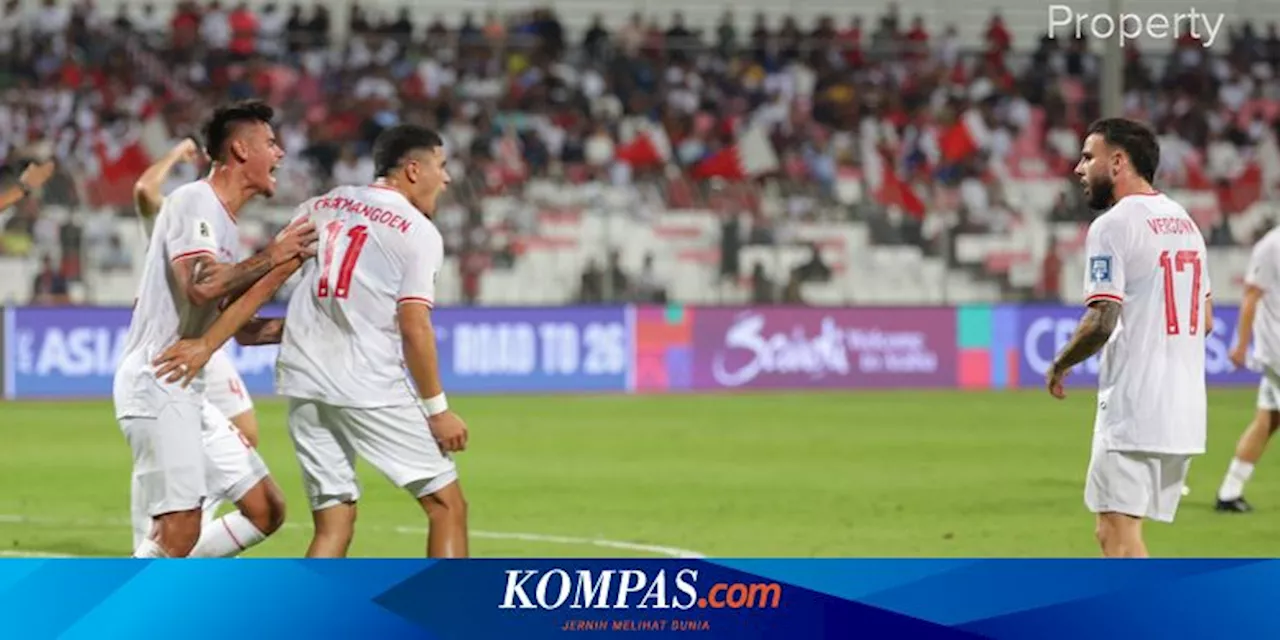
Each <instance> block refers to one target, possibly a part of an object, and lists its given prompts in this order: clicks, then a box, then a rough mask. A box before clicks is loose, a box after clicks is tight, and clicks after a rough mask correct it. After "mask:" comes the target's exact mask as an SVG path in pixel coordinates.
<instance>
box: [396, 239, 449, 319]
mask: <svg viewBox="0 0 1280 640" xmlns="http://www.w3.org/2000/svg"><path fill="white" fill-rule="evenodd" d="M415 231H417V232H416V233H413V234H411V235H410V237H409V238H408V242H407V243H406V245H407V246H406V251H407V252H408V255H407V256H405V269H404V274H403V275H402V277H401V280H400V295H399V296H398V298H397V302H400V303H417V304H425V305H427V306H428V307H433V306H435V299H436V278H437V277H438V276H439V275H440V270H441V268H442V267H443V266H444V239H443V238H441V237H440V232H439V231H438V230H436V228H435V226H433V225H431V224H422V225H418V226H417V228H416V229H415Z"/></svg>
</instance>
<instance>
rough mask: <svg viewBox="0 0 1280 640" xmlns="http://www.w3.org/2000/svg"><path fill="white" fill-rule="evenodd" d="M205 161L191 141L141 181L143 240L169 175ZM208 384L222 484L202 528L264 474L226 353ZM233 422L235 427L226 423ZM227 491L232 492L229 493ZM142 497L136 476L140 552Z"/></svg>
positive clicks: (213, 363) (211, 457)
mask: <svg viewBox="0 0 1280 640" xmlns="http://www.w3.org/2000/svg"><path fill="white" fill-rule="evenodd" d="M202 161H207V158H206V157H205V154H204V152H203V151H202V150H201V149H200V146H199V144H198V143H197V142H196V140H195V138H193V137H188V138H184V139H183V140H182V141H181V142H179V143H178V144H176V145H174V147H173V148H172V149H170V150H169V152H168V153H166V154H165V155H164V156H163V157H162V158H160V159H159V160H157V161H156V162H155V163H154V164H152V165H151V166H150V167H147V170H146V171H143V172H142V175H141V176H139V177H138V180H137V182H135V183H134V185H133V208H134V211H135V212H136V213H137V214H138V217H139V219H140V220H141V222H142V230H143V234H144V235H143V237H144V238H146V239H147V240H148V241H149V240H150V239H151V234H152V231H153V230H154V229H155V223H156V214H158V213H159V212H160V208H161V207H162V206H163V205H164V196H163V195H162V193H161V189H162V187H163V186H164V183H165V181H166V180H168V178H169V174H170V173H171V172H172V171H173V169H174V167H176V166H177V165H178V164H179V163H182V162H188V163H191V164H192V165H198V164H199V163H201V162H202ZM205 383H206V384H205V396H206V397H205V402H206V403H208V404H209V405H212V406H209V407H205V408H204V415H205V416H206V418H207V420H206V424H205V425H204V427H205V428H204V434H203V440H204V449H205V454H206V462H207V463H208V464H209V465H210V466H211V468H214V469H218V470H219V477H220V478H221V479H222V480H221V481H220V482H217V483H215V486H214V488H213V491H214V493H213V495H212V496H211V497H212V498H213V499H211V500H209V501H207V502H206V503H205V506H204V513H203V516H202V518H203V520H202V524H201V526H202V527H205V526H208V525H209V524H210V523H211V522H212V521H213V519H214V517H215V516H216V515H217V513H218V510H219V508H220V507H221V505H222V504H223V502H224V501H226V502H231V503H235V502H236V501H237V500H239V499H240V498H242V497H243V496H242V495H241V494H242V493H243V492H244V490H246V489H248V488H249V487H252V486H253V485H254V484H255V483H256V482H257V481H258V480H261V475H260V474H261V473H262V472H263V470H264V469H265V466H264V465H263V464H262V463H261V460H260V459H259V458H256V457H253V456H251V455H250V453H249V452H247V451H246V450H245V447H244V443H245V442H247V443H248V444H249V446H250V447H257V445H258V420H257V416H256V415H255V414H254V411H253V400H252V399H251V398H250V397H249V393H248V391H247V390H246V389H245V385H244V380H243V379H241V378H240V373H239V372H238V371H236V368H235V365H234V364H233V363H232V362H231V358H230V357H229V356H228V355H227V352H226V350H225V349H223V350H219V351H218V352H217V353H215V354H213V358H211V359H210V360H209V365H208V367H206V371H205ZM228 421H229V422H230V423H231V424H230V425H227V424H226V423H227V422H228ZM219 487H221V488H222V489H219ZM225 490H230V491H231V493H230V494H226V493H225ZM141 496H142V490H141V488H140V487H139V486H138V479H137V478H136V477H135V478H133V486H132V490H131V491H130V501H131V504H130V514H131V517H130V519H131V521H132V525H133V547H132V548H133V549H137V548H138V545H140V544H142V541H143V540H144V539H145V538H146V537H147V536H148V535H150V533H151V516H150V515H148V514H147V512H146V508H145V507H144V506H143V504H142V501H141ZM250 506H253V505H252V504H251V505H250ZM279 509H283V506H280V507H279Z"/></svg>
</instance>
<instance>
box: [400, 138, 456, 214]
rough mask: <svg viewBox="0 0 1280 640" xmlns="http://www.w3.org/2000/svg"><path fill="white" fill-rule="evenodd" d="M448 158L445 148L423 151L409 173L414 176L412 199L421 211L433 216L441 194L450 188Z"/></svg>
mask: <svg viewBox="0 0 1280 640" xmlns="http://www.w3.org/2000/svg"><path fill="white" fill-rule="evenodd" d="M448 161H449V160H448V158H447V157H446V155H445V152H444V148H443V147H436V148H434V149H432V150H430V151H421V152H418V153H417V154H416V155H415V158H414V161H413V163H412V164H411V165H410V166H409V167H408V171H409V172H411V173H412V174H413V177H414V180H413V194H412V197H411V198H410V199H411V200H412V201H413V206H415V207H417V208H418V210H419V211H421V212H423V213H425V214H427V215H428V216H433V215H435V213H436V206H437V204H438V201H439V200H440V194H442V193H444V191H445V189H447V188H448V187H449V181H450V178H449V169H448V167H447V166H446V165H447V164H448Z"/></svg>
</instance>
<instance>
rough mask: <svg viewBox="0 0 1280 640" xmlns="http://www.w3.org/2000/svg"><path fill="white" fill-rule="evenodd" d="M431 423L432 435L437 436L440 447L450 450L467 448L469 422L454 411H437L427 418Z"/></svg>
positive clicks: (428, 422)
mask: <svg viewBox="0 0 1280 640" xmlns="http://www.w3.org/2000/svg"><path fill="white" fill-rule="evenodd" d="M427 424H429V425H431V435H433V436H435V437H436V442H439V443H440V448H441V449H442V450H444V451H446V452H448V451H463V450H465V449H466V448H467V423H465V422H463V421H462V418H461V417H459V416H458V414H456V413H454V412H452V411H445V412H444V413H437V414H436V415H434V416H431V417H430V418H427Z"/></svg>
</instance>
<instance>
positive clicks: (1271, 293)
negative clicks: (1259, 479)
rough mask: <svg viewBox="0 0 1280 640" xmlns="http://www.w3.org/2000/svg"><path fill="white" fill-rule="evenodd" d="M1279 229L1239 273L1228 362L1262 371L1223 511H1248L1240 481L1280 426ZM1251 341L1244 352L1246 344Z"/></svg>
mask: <svg viewBox="0 0 1280 640" xmlns="http://www.w3.org/2000/svg"><path fill="white" fill-rule="evenodd" d="M1278 296H1280V228H1276V229H1272V230H1271V231H1269V232H1267V235H1265V236H1263V238H1262V240H1259V241H1258V243H1257V244H1256V245H1254V247H1253V254H1252V255H1251V256H1250V257H1249V272H1248V273H1247V274H1245V277H1244V301H1243V303H1242V304H1241V305H1240V318H1239V320H1238V325H1237V328H1236V336H1238V337H1237V341H1238V342H1237V343H1236V346H1235V348H1233V349H1232V350H1231V353H1230V358H1231V362H1232V363H1233V364H1235V365H1236V366H1237V367H1241V368H1244V367H1248V368H1251V369H1255V370H1258V371H1260V372H1261V373H1262V381H1261V382H1259V383H1258V411H1257V413H1256V414H1255V415H1254V417H1253V422H1252V423H1250V424H1249V426H1248V427H1247V428H1246V429H1245V430H1244V433H1243V434H1241V435H1240V441H1239V442H1237V443H1236V452H1235V457H1234V458H1232V459H1231V466H1229V467H1228V468H1227V474H1226V476H1225V477H1223V479H1222V486H1221V487H1219V488H1218V501H1217V505H1216V506H1215V508H1216V509H1217V510H1218V511H1222V512H1225V513H1247V512H1249V511H1252V510H1253V507H1251V506H1250V505H1249V503H1248V502H1246V501H1245V499H1244V486H1245V484H1246V483H1248V482H1249V478H1250V476H1252V475H1253V465H1255V464H1257V463H1258V460H1260V459H1261V458H1262V453H1263V452H1264V451H1266V449H1267V442H1268V441H1269V440H1270V439H1271V436H1272V435H1273V434H1275V432H1276V429H1277V428H1280V297H1278ZM1250 342H1252V343H1253V344H1254V345H1256V346H1255V347H1254V350H1253V357H1252V358H1250V357H1249V345H1250Z"/></svg>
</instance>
